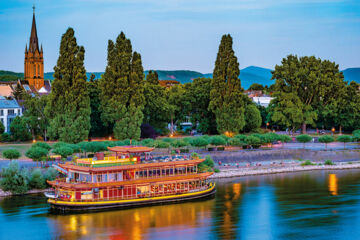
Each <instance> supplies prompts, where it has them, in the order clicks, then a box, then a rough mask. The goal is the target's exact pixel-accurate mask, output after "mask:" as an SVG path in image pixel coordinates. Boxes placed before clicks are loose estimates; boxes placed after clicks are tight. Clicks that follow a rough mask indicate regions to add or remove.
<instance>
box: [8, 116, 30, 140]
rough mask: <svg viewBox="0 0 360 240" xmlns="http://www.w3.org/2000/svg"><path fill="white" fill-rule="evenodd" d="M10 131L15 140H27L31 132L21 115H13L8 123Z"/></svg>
mask: <svg viewBox="0 0 360 240" xmlns="http://www.w3.org/2000/svg"><path fill="white" fill-rule="evenodd" d="M10 132H11V135H12V136H13V138H14V140H15V141H19V140H20V141H27V140H29V139H31V134H30V132H29V129H28V127H27V126H26V123H25V120H24V118H22V117H19V116H17V117H15V118H14V120H13V121H12V122H11V124H10Z"/></svg>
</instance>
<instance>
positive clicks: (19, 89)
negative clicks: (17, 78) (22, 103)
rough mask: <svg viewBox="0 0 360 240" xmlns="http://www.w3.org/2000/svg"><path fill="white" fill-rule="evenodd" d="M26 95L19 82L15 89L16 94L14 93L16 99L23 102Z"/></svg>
mask: <svg viewBox="0 0 360 240" xmlns="http://www.w3.org/2000/svg"><path fill="white" fill-rule="evenodd" d="M25 94H26V92H25V90H24V88H22V87H21V85H20V83H19V82H17V84H16V87H15V89H14V92H13V96H14V98H15V99H16V100H17V101H19V100H22V99H23V97H24V95H25Z"/></svg>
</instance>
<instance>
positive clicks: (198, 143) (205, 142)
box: [190, 136, 209, 147]
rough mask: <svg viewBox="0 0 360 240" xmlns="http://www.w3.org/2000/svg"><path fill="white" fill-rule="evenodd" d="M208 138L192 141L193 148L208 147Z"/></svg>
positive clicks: (198, 138)
mask: <svg viewBox="0 0 360 240" xmlns="http://www.w3.org/2000/svg"><path fill="white" fill-rule="evenodd" d="M207 139H208V137H204V136H202V137H196V138H193V139H192V141H191V143H190V144H191V146H194V147H206V146H207V145H208V144H209V141H208V140H207Z"/></svg>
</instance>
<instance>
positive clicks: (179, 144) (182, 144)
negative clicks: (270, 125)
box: [171, 139, 190, 148]
mask: <svg viewBox="0 0 360 240" xmlns="http://www.w3.org/2000/svg"><path fill="white" fill-rule="evenodd" d="M171 145H172V146H174V147H178V148H181V147H186V146H189V145H190V144H189V143H187V142H185V141H184V140H182V139H177V140H176V141H174V142H172V143H171Z"/></svg>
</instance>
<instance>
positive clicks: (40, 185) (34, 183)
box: [29, 169, 46, 189]
mask: <svg viewBox="0 0 360 240" xmlns="http://www.w3.org/2000/svg"><path fill="white" fill-rule="evenodd" d="M45 187H46V183H45V178H44V176H43V174H42V172H41V170H40V169H33V170H32V171H31V174H30V177H29V188H30V189H44V188H45Z"/></svg>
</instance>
